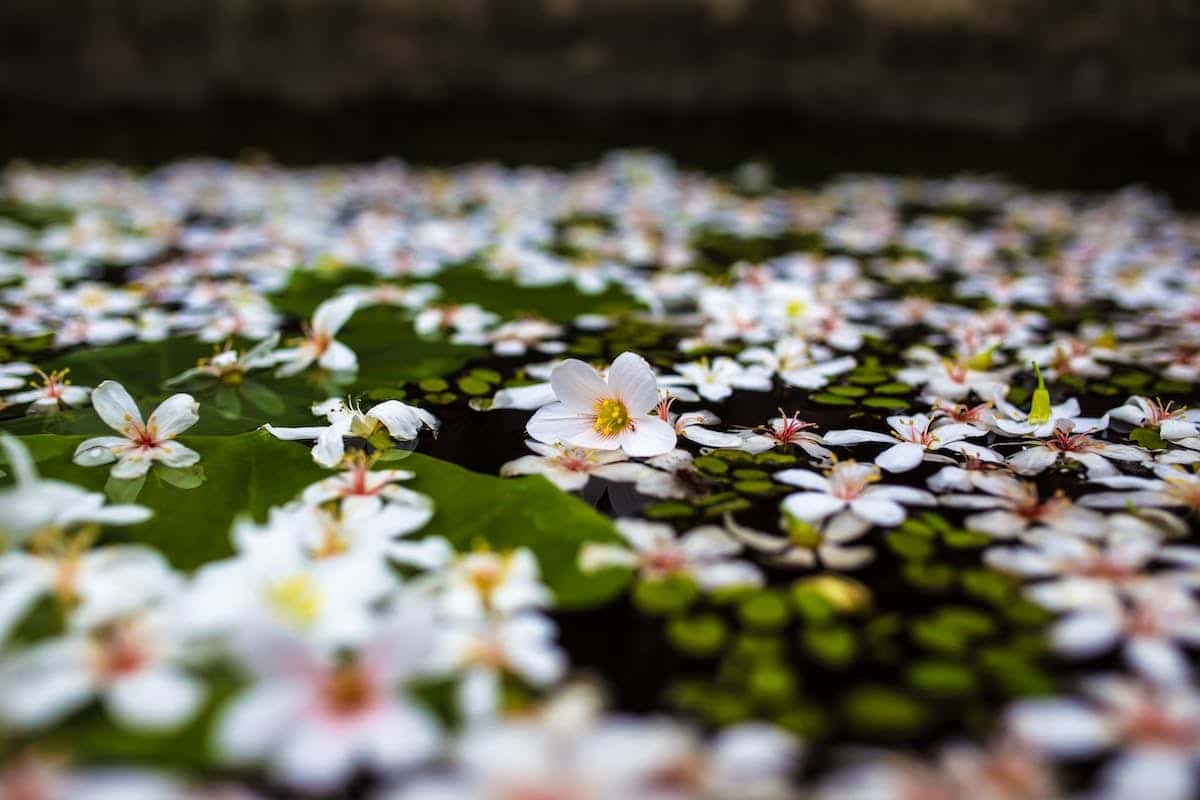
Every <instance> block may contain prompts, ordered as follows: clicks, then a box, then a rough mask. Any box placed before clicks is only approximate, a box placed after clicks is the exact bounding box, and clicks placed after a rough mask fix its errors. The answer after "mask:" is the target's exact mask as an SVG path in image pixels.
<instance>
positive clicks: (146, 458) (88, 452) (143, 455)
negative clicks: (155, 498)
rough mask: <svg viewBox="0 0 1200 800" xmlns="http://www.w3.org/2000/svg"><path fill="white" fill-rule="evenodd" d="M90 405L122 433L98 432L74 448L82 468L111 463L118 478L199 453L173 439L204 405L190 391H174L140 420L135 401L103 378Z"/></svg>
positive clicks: (189, 460) (191, 459)
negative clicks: (98, 433)
mask: <svg viewBox="0 0 1200 800" xmlns="http://www.w3.org/2000/svg"><path fill="white" fill-rule="evenodd" d="M92 406H93V407H94V408H95V409H96V413H97V414H99V415H100V419H102V420H104V422H105V424H107V425H108V426H109V427H110V428H112V429H113V430H115V431H117V432H118V433H120V434H121V435H120V436H98V437H95V438H92V439H88V440H86V441H84V442H81V443H80V445H79V447H77V448H76V449H75V463H76V464H79V465H81V466H84V467H95V466H99V465H101V464H111V463H112V462H114V461H115V462H116V464H113V468H112V476H113V477H114V478H138V477H141V476H142V475H145V474H146V471H147V470H149V469H150V465H151V464H152V463H153V462H155V461H159V462H161V463H162V464H164V465H166V466H168V467H190V466H192V465H193V464H195V463H196V462H197V461H199V460H200V454H199V453H197V452H196V451H195V450H192V449H191V448H188V447H184V446H183V445H181V444H179V442H176V441H174V439H175V437H176V436H177V435H179V434H180V433H182V432H183V431H185V430H187V429H188V428H190V427H192V426H193V425H195V424H196V421H197V420H199V419H200V414H199V410H200V406H199V404H198V403H197V402H196V400H195V398H193V397H192V396H191V395H190V394H174V395H171V396H170V397H168V398H167V399H166V400H164V401H162V403H160V404H159V406H158V408H156V409H154V413H152V414H151V415H150V419H149V420H147V421H146V422H142V413H141V412H140V411H138V407H137V404H136V403H134V402H133V398H132V397H130V396H129V392H127V391H125V387H124V386H122V385H121V384H119V383H117V382H115V381H104V382H103V383H101V384H100V385H99V386H97V387H96V390H95V391H94V392H92Z"/></svg>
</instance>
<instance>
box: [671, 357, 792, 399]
mask: <svg viewBox="0 0 1200 800" xmlns="http://www.w3.org/2000/svg"><path fill="white" fill-rule="evenodd" d="M675 371H676V372H677V373H678V374H679V377H680V378H682V380H681V381H680V382H681V383H687V384H690V385H693V386H695V387H696V391H698V392H699V393H700V396H701V397H703V398H704V399H705V400H711V401H714V402H719V401H721V400H724V399H725V398H727V397H729V395H731V394H733V390H734V389H750V390H753V391H756V392H766V391H770V389H771V373H770V370H768V369H764V368H763V367H761V366H750V367H747V366H744V365H742V364H739V363H738V362H736V361H734V360H733V359H732V358H729V357H727V356H720V357H718V358H716V359H714V360H713V361H711V362H710V361H709V360H708V359H706V358H705V359H701V360H699V361H692V362H690V363H687V364H676V365H675Z"/></svg>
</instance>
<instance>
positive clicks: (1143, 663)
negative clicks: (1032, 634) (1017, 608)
mask: <svg viewBox="0 0 1200 800" xmlns="http://www.w3.org/2000/svg"><path fill="white" fill-rule="evenodd" d="M1124 595H1125V600H1126V601H1127V604H1126V605H1121V606H1118V605H1099V606H1092V607H1085V608H1080V609H1077V610H1073V611H1071V612H1070V613H1068V614H1067V615H1066V616H1064V617H1063V618H1062V619H1060V620H1058V621H1057V622H1056V623H1055V624H1054V627H1053V628H1052V629H1051V631H1050V641H1051V643H1052V644H1053V646H1054V649H1055V650H1056V651H1058V652H1059V653H1062V654H1063V655H1066V656H1069V657H1072V658H1094V657H1096V656H1099V655H1102V654H1104V653H1106V652H1107V651H1109V650H1110V649H1112V648H1113V647H1114V646H1115V645H1116V644H1118V643H1123V645H1124V646H1123V651H1124V656H1125V660H1126V662H1127V663H1128V664H1129V666H1130V667H1131V668H1133V669H1134V670H1136V671H1137V672H1138V673H1139V674H1141V675H1142V676H1143V677H1144V678H1146V679H1147V680H1151V681H1155V682H1157V683H1162V684H1170V683H1176V684H1178V683H1184V682H1186V681H1187V680H1188V679H1189V677H1190V676H1191V673H1192V670H1191V667H1190V666H1189V664H1188V656H1187V654H1186V652H1185V651H1184V650H1183V648H1182V646H1188V647H1194V646H1196V645H1198V644H1200V606H1198V605H1197V604H1196V601H1195V600H1194V599H1192V596H1191V595H1190V594H1188V593H1187V592H1186V591H1184V590H1182V589H1180V588H1179V587H1177V586H1173V585H1171V584H1169V583H1166V582H1164V581H1154V580H1147V581H1143V582H1138V583H1132V584H1130V585H1129V586H1127V587H1125V590H1124Z"/></svg>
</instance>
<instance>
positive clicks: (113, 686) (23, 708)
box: [0, 611, 205, 731]
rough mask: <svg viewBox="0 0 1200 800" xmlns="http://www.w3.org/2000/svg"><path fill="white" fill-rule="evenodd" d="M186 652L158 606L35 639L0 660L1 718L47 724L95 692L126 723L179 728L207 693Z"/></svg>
mask: <svg viewBox="0 0 1200 800" xmlns="http://www.w3.org/2000/svg"><path fill="white" fill-rule="evenodd" d="M183 653H184V647H183V642H182V641H181V639H180V637H179V633H178V630H177V628H176V627H175V626H174V625H173V624H172V621H171V620H170V619H169V618H168V617H166V616H165V615H164V613H163V612H158V611H154V612H144V613H141V614H137V615H133V616H129V617H126V618H123V619H120V620H118V621H116V622H113V623H111V624H108V625H103V626H100V627H98V628H93V629H88V630H72V631H68V632H67V633H66V634H64V635H62V636H59V637H56V638H51V639H46V640H42V641H39V642H38V643H36V644H33V645H31V646H29V647H27V648H25V649H23V650H19V651H17V652H16V653H13V654H11V655H8V656H7V657H6V659H5V661H4V662H3V664H0V719H3V720H4V721H6V722H7V723H9V724H10V725H13V726H15V727H18V728H22V729H38V728H44V727H46V726H47V725H50V724H51V723H54V722H56V721H58V720H60V719H62V718H63V717H65V716H66V715H68V714H70V713H72V712H74V711H76V710H78V709H80V708H82V707H83V706H84V705H86V704H87V703H88V702H90V701H91V700H92V698H93V697H99V698H101V699H102V700H103V701H104V704H105V706H106V707H107V709H108V712H109V714H110V715H111V716H112V717H113V718H114V719H115V720H116V721H117V722H119V723H120V724H121V725H123V726H125V727H129V728H133V729H137V730H145V731H155V730H171V729H174V728H177V727H179V726H180V725H182V724H183V723H185V722H186V721H187V720H188V719H189V718H190V717H191V716H192V715H193V714H194V713H195V712H196V711H197V710H198V708H199V705H200V702H201V701H202V700H203V699H204V695H205V689H204V685H203V684H202V683H201V682H200V681H199V680H198V679H197V678H194V677H192V676H191V675H190V674H189V673H188V672H187V671H186V670H185V669H184V668H183V666H182V657H183Z"/></svg>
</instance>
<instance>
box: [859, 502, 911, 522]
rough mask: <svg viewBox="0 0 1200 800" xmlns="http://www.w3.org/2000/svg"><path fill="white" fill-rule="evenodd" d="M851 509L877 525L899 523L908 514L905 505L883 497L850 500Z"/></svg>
mask: <svg viewBox="0 0 1200 800" xmlns="http://www.w3.org/2000/svg"><path fill="white" fill-rule="evenodd" d="M850 510H851V511H853V512H854V513H855V514H857V515H858V516H860V517H862V518H863V519H868V520H870V521H871V522H874V523H875V524H876V525H882V526H888V525H899V524H900V523H901V522H903V521H904V517H905V516H906V515H905V513H904V507H903V506H901V505H900V504H898V503H894V502H892V501H891V500H888V499H887V498H883V497H860V498H858V499H857V500H852V501H851V502H850Z"/></svg>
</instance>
